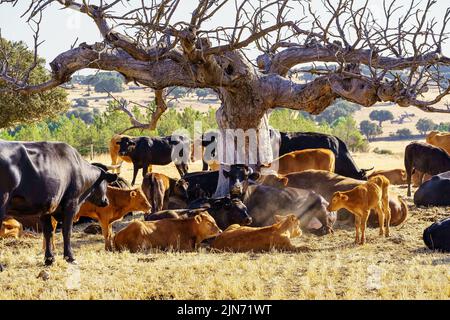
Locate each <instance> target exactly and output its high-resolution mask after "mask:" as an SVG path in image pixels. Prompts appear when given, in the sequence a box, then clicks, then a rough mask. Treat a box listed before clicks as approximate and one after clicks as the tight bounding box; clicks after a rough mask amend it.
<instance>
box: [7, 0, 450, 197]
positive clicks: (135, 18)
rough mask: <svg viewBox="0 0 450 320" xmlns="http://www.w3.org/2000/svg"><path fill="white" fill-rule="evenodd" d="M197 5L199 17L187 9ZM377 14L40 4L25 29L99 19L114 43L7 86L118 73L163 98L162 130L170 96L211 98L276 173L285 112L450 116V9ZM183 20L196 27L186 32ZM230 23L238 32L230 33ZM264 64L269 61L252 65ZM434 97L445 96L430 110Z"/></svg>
mask: <svg viewBox="0 0 450 320" xmlns="http://www.w3.org/2000/svg"><path fill="white" fill-rule="evenodd" d="M0 2H1V3H3V5H15V4H16V3H17V1H10V0H6V1H1V0H0ZM188 2H189V3H190V5H191V7H190V8H189V10H187V9H186V7H182V6H186V5H187V3H188ZM94 3H95V4H94ZM376 3H377V5H378V6H382V11H383V12H384V17H380V16H379V15H378V17H375V16H374V14H373V13H372V11H371V9H370V6H369V5H368V1H366V2H365V3H364V2H363V1H358V0H324V1H322V2H319V1H314V2H312V1H307V0H285V1H266V0H237V1H230V0H197V1H180V0H149V1H135V2H134V1H125V0H122V1H120V0H116V1H113V0H110V1H82V0H79V1H72V0H54V1H51V0H36V1H33V2H31V1H30V5H29V7H28V9H27V10H26V12H25V13H24V17H25V19H28V20H30V19H34V18H35V17H36V16H39V15H40V14H41V13H42V12H43V11H45V10H48V9H47V8H48V7H49V6H55V5H56V6H59V7H61V8H66V9H70V10H77V11H79V12H80V13H82V14H86V15H87V16H89V17H90V18H91V19H92V21H93V22H94V23H95V25H96V27H97V28H98V30H99V31H100V33H101V35H102V36H103V39H104V40H103V42H101V43H94V44H85V43H83V44H80V45H79V46H78V47H73V48H71V49H69V50H67V51H66V52H63V53H61V54H60V55H59V56H57V57H56V58H55V59H54V60H53V61H52V62H51V64H50V65H51V69H52V70H51V74H52V77H51V79H50V80H49V81H47V82H45V83H41V84H34V85H30V84H28V82H27V79H26V77H24V78H23V79H17V78H14V77H12V76H11V74H14V73H13V72H11V70H10V68H12V66H9V65H8V63H7V61H2V62H1V63H2V64H1V65H0V78H1V79H2V80H3V82H4V83H5V84H6V85H5V86H4V87H3V88H0V90H13V91H16V92H17V93H20V94H33V93H36V92H41V91H43V90H48V89H50V88H54V87H56V86H59V85H61V84H63V83H65V82H67V81H68V80H69V79H70V77H71V76H72V74H73V73H74V72H76V71H78V70H81V69H85V68H93V69H100V70H114V71H118V72H120V73H121V74H123V75H124V76H125V78H126V79H127V80H129V81H135V82H136V83H139V84H141V85H143V86H147V87H151V88H153V89H155V90H156V99H157V104H156V105H157V108H156V110H155V116H154V121H153V122H152V123H153V125H156V121H157V120H158V118H159V116H160V115H161V114H162V113H163V112H164V110H165V108H166V104H165V103H164V101H163V100H164V99H163V98H164V95H163V94H162V90H164V89H165V88H167V87H173V86H184V87H189V88H211V89H212V90H214V91H215V92H216V93H217V94H218V96H219V98H220V100H221V107H220V108H219V109H218V111H217V122H218V126H219V128H220V129H221V130H225V129H227V128H241V129H243V130H247V129H252V128H253V129H256V130H257V131H258V132H261V133H262V135H261V136H260V139H261V141H259V145H260V147H261V148H263V149H264V151H265V153H264V154H263V155H262V158H263V161H264V162H267V161H270V160H271V159H272V154H271V153H272V152H271V150H270V147H269V136H268V121H267V112H268V111H269V110H271V109H273V108H276V107H283V108H289V109H293V110H303V111H307V112H309V113H311V114H319V113H321V112H322V111H323V110H325V109H326V108H327V107H328V106H330V105H331V104H332V103H333V102H334V101H335V100H336V99H338V98H341V99H345V100H348V101H351V102H354V103H358V104H360V105H362V106H365V107H370V106H373V105H374V104H375V103H377V102H380V101H383V102H393V103H396V104H397V105H398V106H399V107H408V106H415V107H417V108H419V109H421V110H424V111H427V112H443V113H450V110H449V109H448V108H442V109H440V108H438V107H435V106H433V105H435V104H437V103H438V102H439V101H441V99H442V98H443V97H444V96H445V95H447V94H448V93H449V92H450V85H449V79H445V75H443V73H442V72H441V67H442V66H444V65H450V59H449V58H448V57H447V56H445V55H444V53H443V51H442V44H443V43H444V42H445V41H446V40H447V38H448V28H447V24H448V21H449V20H450V9H448V8H447V9H446V11H445V10H444V11H445V12H443V14H442V17H439V19H438V18H436V17H430V9H431V8H432V7H433V6H435V4H436V1H434V0H428V1H427V2H426V3H420V2H418V1H413V2H411V3H410V4H408V5H407V6H402V5H400V4H398V1H396V0H392V1H389V2H388V1H384V2H383V3H381V2H378V1H377V2H376ZM180 11H183V12H186V11H188V12H190V13H189V16H187V17H186V20H179V21H174V18H173V17H174V16H177V14H178V16H179V15H180ZM230 13H231V14H230ZM221 15H225V16H227V17H229V18H230V19H229V20H230V21H231V23H230V24H229V25H223V23H218V22H217V17H218V16H221ZM44 17H45V15H44ZM36 48H37V46H36ZM254 52H259V55H258V56H257V57H256V58H251V57H250V55H253V53H254ZM298 65H303V68H301V71H300V72H303V73H311V74H314V76H315V78H314V79H313V80H311V81H309V82H307V83H299V82H296V81H295V80H294V79H293V78H292V77H290V76H289V75H291V74H292V71H293V69H294V67H296V66H298ZM304 66H309V67H308V68H304ZM31 67H32V66H31ZM443 83H444V84H446V85H442V84H443ZM431 89H433V91H431ZM426 92H428V93H430V92H432V93H434V96H433V97H431V98H430V97H429V94H428V99H425V96H424V94H425V93H426ZM123 108H124V109H126V107H125V106H123ZM130 117H132V115H130ZM136 125H143V124H140V123H136ZM144 125H145V124H144ZM220 185H222V184H221V183H220V184H219V187H220ZM222 192H225V191H223V190H222Z"/></svg>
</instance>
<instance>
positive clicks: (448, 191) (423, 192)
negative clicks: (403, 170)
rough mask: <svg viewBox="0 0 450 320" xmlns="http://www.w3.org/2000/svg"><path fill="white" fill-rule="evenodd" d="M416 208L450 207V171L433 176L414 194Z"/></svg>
mask: <svg viewBox="0 0 450 320" xmlns="http://www.w3.org/2000/svg"><path fill="white" fill-rule="evenodd" d="M414 204H415V205H416V206H450V171H447V172H444V173H441V174H438V175H435V176H433V177H432V178H431V179H430V180H428V181H425V182H424V183H422V184H421V185H420V187H419V189H417V191H416V193H414Z"/></svg>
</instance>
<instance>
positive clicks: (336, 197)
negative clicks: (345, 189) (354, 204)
mask: <svg viewBox="0 0 450 320" xmlns="http://www.w3.org/2000/svg"><path fill="white" fill-rule="evenodd" d="M347 201H348V196H347V195H346V194H344V193H342V192H340V191H336V192H335V193H334V194H333V196H332V197H331V201H330V204H329V205H328V207H327V210H328V211H337V210H339V209H342V208H343V207H344V206H345V203H346V202H347Z"/></svg>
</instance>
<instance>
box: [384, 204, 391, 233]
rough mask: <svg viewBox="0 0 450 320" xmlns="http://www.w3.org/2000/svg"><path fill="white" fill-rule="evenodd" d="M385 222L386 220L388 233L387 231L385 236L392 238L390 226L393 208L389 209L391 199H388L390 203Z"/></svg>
mask: <svg viewBox="0 0 450 320" xmlns="http://www.w3.org/2000/svg"><path fill="white" fill-rule="evenodd" d="M385 220H386V231H385V236H386V237H389V236H390V232H389V226H390V224H391V208H390V207H389V199H388V203H387V209H386V216H385Z"/></svg>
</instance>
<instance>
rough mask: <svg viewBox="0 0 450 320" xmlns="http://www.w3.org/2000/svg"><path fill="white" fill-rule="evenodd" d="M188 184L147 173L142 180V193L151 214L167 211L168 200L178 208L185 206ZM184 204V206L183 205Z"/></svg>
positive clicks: (182, 180) (159, 174)
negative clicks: (147, 202)
mask: <svg viewBox="0 0 450 320" xmlns="http://www.w3.org/2000/svg"><path fill="white" fill-rule="evenodd" d="M188 186H189V183H188V182H187V181H186V180H184V179H179V180H176V179H172V178H169V177H168V176H166V175H164V174H161V173H154V172H151V173H147V174H146V175H145V177H144V180H142V191H143V192H144V194H145V196H146V197H147V200H148V201H149V202H150V204H151V205H152V210H151V212H152V213H154V212H158V211H161V210H166V209H169V202H170V201H169V199H170V198H174V199H172V201H173V202H174V203H177V204H178V206H179V208H184V207H185V206H186V203H184V202H185V201H187V198H188V193H187V190H188ZM183 203H184V205H183Z"/></svg>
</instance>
